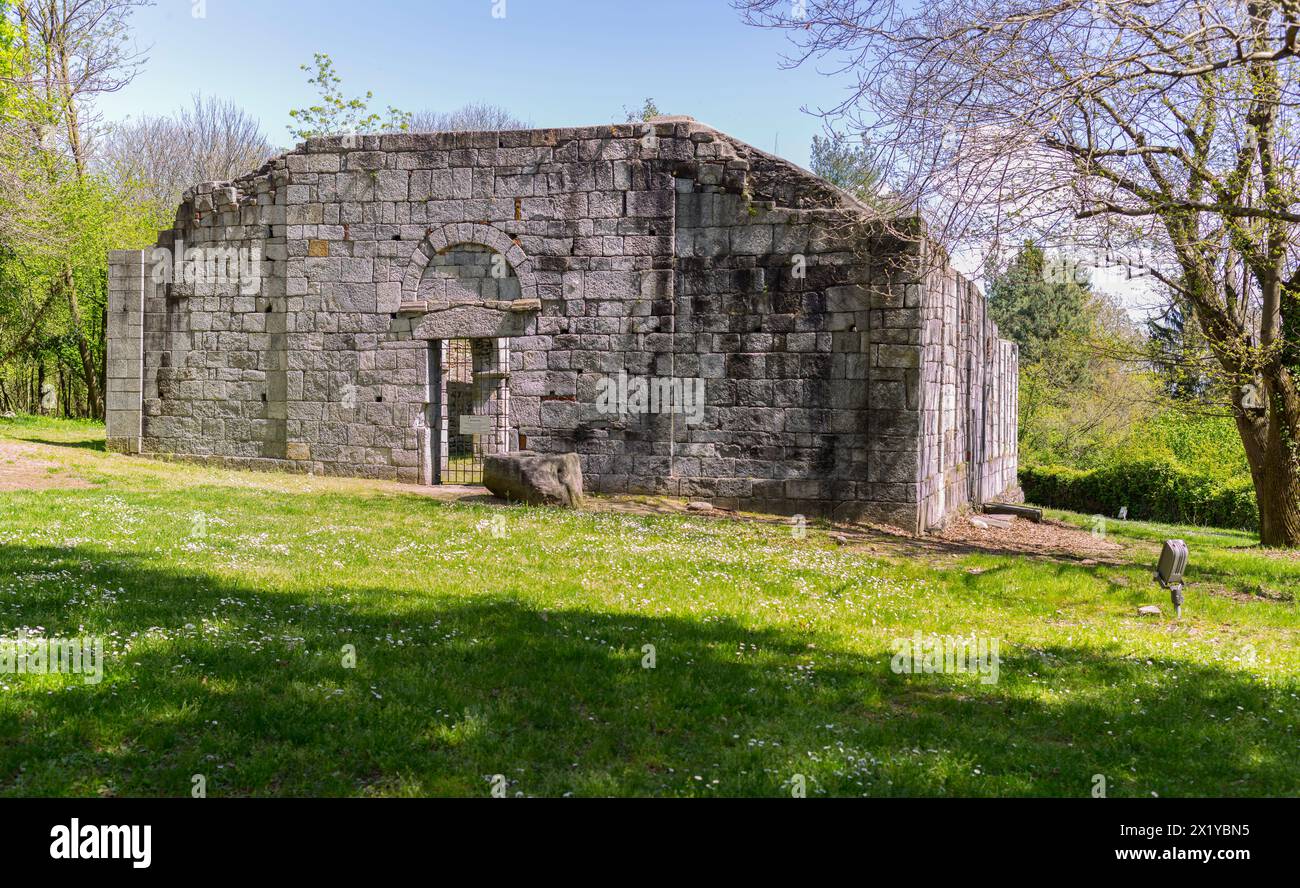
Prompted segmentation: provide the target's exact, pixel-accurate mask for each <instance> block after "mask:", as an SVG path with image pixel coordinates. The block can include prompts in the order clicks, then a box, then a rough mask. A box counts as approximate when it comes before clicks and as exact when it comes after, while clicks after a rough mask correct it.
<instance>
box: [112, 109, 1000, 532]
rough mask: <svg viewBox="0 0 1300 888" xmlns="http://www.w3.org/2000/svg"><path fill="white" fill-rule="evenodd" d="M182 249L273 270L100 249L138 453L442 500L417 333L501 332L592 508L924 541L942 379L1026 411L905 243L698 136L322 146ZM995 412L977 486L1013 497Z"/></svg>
mask: <svg viewBox="0 0 1300 888" xmlns="http://www.w3.org/2000/svg"><path fill="white" fill-rule="evenodd" d="M182 242H183V244H184V247H185V248H195V247H197V248H204V249H205V251H206V252H209V253H210V252H211V251H212V250H213V249H214V248H222V249H228V248H231V247H235V248H239V249H241V250H243V251H244V254H252V253H254V252H255V253H256V254H257V255H259V256H260V259H261V262H260V265H259V266H258V267H257V269H256V272H255V273H254V274H253V275H252V280H251V281H250V280H249V279H247V276H245V277H244V278H241V279H239V280H233V281H225V282H221V281H216V282H214V281H212V280H211V279H208V280H205V281H203V282H200V283H186V282H185V281H184V280H183V279H181V280H178V281H177V282H174V283H158V282H155V281H153V280H152V279H150V278H148V277H145V279H143V280H141V273H140V271H138V269H139V268H140V267H141V265H142V257H141V256H140V254H138V253H122V254H114V256H113V257H112V265H113V269H114V271H113V274H114V275H115V276H117V277H115V279H121V280H128V279H129V280H134V281H140V284H139V286H140V289H141V290H142V292H143V298H142V302H143V309H144V310H143V330H144V333H143V370H142V374H141V376H142V378H143V385H142V387H141V388H142V391H141V393H140V395H138V396H136V397H137V399H138V402H139V406H140V408H141V412H142V422H141V426H142V427H141V429H140V431H139V433H138V446H139V448H140V449H141V450H142V451H143V452H146V453H166V454H177V455H184V456H189V457H198V458H207V459H214V460H220V461H222V462H225V463H228V464H234V465H245V466H267V467H278V468H285V469H291V470H298V471H314V472H318V473H339V474H349V475H361V476H367V477H375V478H390V479H396V480H403V481H410V482H423V483H430V482H432V481H433V480H434V479H435V478H436V477H437V474H438V463H439V458H440V454H441V452H442V450H443V449H444V447H445V444H444V443H443V441H444V440H445V437H446V434H445V433H446V422H447V420H446V417H445V416H444V415H443V414H444V413H445V411H446V408H447V405H446V404H445V403H443V404H439V403H438V401H439V398H438V393H437V391H436V390H435V386H434V384H433V381H434V379H435V378H436V376H437V371H438V368H437V366H436V363H434V362H436V360H437V358H436V357H435V358H434V359H433V360H432V361H431V358H430V356H431V355H437V354H438V352H437V351H436V350H435V349H436V348H438V346H435V345H433V343H438V342H442V341H445V340H446V339H449V338H462V337H463V338H495V339H499V340H502V342H503V345H502V348H501V351H502V353H503V357H504V356H505V354H506V353H507V352H508V362H509V379H508V382H507V383H506V384H505V385H504V387H503V389H502V392H501V397H502V398H503V399H504V398H505V397H506V396H507V395H508V403H509V423H510V429H509V430H508V431H509V433H510V436H511V437H510V440H514V437H513V436H518V438H519V439H520V440H523V441H526V443H527V446H528V448H529V449H533V450H538V451H544V452H545V451H551V452H557V451H558V452H570V451H572V452H577V453H579V454H580V455H581V457H582V463H583V471H584V474H585V476H586V479H587V484H588V487H589V488H591V489H593V490H596V491H607V492H648V493H663V494H673V495H681V496H691V497H708V498H711V499H713V500H714V501H715V502H717V503H719V504H721V505H729V506H741V507H744V506H748V507H755V508H761V509H765V510H772V511H780V512H801V513H805V514H827V513H829V514H834V515H837V516H839V517H844V518H857V517H867V518H872V519H875V520H881V521H887V522H890V523H894V524H897V525H900V526H902V527H905V528H909V529H923V527H924V526H927V525H932V524H934V523H937V522H938V521H941V520H942V518H943V517H944V516H946V515H947V514H948V513H949V512H950V511H951V509H952V508H953V507H954V506H955V505H958V504H960V503H961V502H964V501H966V500H967V499H969V498H970V494H969V493H968V494H967V495H965V496H960V495H958V494H957V493H956V492H955V488H957V487H961V483H960V481H959V479H960V477H961V476H962V473H963V472H964V471H969V470H967V469H963V466H965V465H966V464H967V463H969V462H970V459H971V458H970V457H966V456H965V455H964V451H963V450H962V449H961V448H962V447H964V443H963V437H962V436H964V435H965V431H964V427H965V423H967V422H969V421H970V416H969V411H967V410H962V411H957V410H955V409H954V408H952V407H951V404H955V403H957V401H958V400H960V401H961V403H963V404H969V403H972V402H973V401H974V400H975V398H976V396H975V395H974V394H968V395H966V396H961V395H959V394H958V393H957V387H958V384H959V383H960V382H961V380H962V379H967V380H968V381H967V383H965V384H967V385H969V384H971V383H970V382H969V378H971V376H970V375H971V373H973V372H974V369H975V368H976V367H977V366H978V370H979V372H980V373H981V374H985V375H986V376H987V377H988V379H989V380H1000V382H998V383H997V384H995V385H993V387H992V389H990V388H989V386H988V385H987V384H986V382H985V381H981V382H980V383H979V385H978V390H979V391H980V392H985V391H992V392H995V393H996V394H997V397H998V398H1000V399H1001V401H1000V402H999V403H1001V404H1007V403H1010V402H1013V401H1014V353H1007V352H1005V350H1004V348H1003V347H1002V346H1001V345H998V344H997V343H998V340H997V338H996V330H990V329H988V328H987V326H985V327H981V328H980V331H981V332H980V333H979V335H976V333H975V332H971V331H974V330H975V329H976V327H975V326H970V327H969V330H967V332H961V330H962V329H963V328H962V327H961V325H962V324H963V323H965V321H964V320H963V318H964V317H965V316H960V311H958V309H956V308H954V310H953V311H956V312H957V314H956V315H954V314H953V312H952V311H949V308H948V304H949V302H951V303H952V304H953V306H957V305H958V304H959V303H960V304H961V305H965V306H966V307H965V308H964V309H960V310H964V311H967V312H971V311H974V310H975V309H974V308H972V306H975V305H976V304H977V303H978V312H979V314H980V318H981V319H982V311H983V309H982V305H983V303H982V298H981V297H980V296H979V294H978V293H976V292H974V290H973V289H972V288H967V289H964V290H963V291H962V292H963V293H964V294H965V295H964V296H963V297H962V299H963V300H964V301H962V300H958V299H957V298H956V295H955V294H956V285H955V284H954V291H953V292H954V296H953V297H952V299H949V298H948V296H946V295H944V294H946V292H947V291H946V290H945V289H944V287H946V286H947V285H946V283H941V282H940V278H939V277H936V275H935V274H933V273H928V272H927V262H929V261H930V260H931V259H932V258H933V257H932V255H931V252H930V251H928V250H925V249H922V248H921V244H922V242H921V241H919V240H915V239H912V240H904V239H900V238H898V237H897V236H894V235H890V234H888V233H887V232H886V230H885V226H882V225H878V224H874V223H872V222H870V221H869V217H868V215H867V214H866V213H865V212H864V210H863V208H861V207H860V206H858V205H857V204H856V203H855V202H854V201H852V199H850V198H848V197H847V196H846V195H844V194H842V193H841V192H839V191H837V190H836V189H834V188H833V187H831V186H829V185H828V184H826V183H825V182H822V181H821V180H819V179H817V178H816V177H814V176H812V175H810V174H808V173H806V172H804V171H802V170H799V169H798V168H796V167H793V166H792V165H790V164H788V163H786V162H785V161H782V160H780V159H779V158H775V157H772V156H770V155H767V154H764V153H763V152H760V151H757V150H756V149H753V148H751V147H750V146H747V145H744V144H743V143H740V142H737V141H735V140H733V139H730V138H728V137H726V136H724V135H722V134H721V133H718V132H716V131H714V130H711V129H709V128H708V127H704V126H702V125H700V124H697V123H695V122H693V121H690V120H689V119H680V118H678V119H663V120H661V121H657V122H655V123H653V124H651V125H628V126H613V127H591V128H583V129H564V130H556V129H552V130H531V131H520V132H501V133H448V134H438V135H392V136H364V137H354V138H352V139H351V140H349V139H340V138H334V139H316V140H312V141H310V142H309V143H307V144H306V145H305V146H302V147H300V148H299V149H298V150H296V151H293V152H290V153H288V154H286V155H283V156H281V157H278V158H276V159H274V160H273V161H272V162H271V163H269V164H268V165H267V166H266V167H265V168H263V169H262V170H260V171H258V172H257V173H255V174H252V175H250V176H247V177H244V178H243V179H240V180H237V181H236V182H233V183H218V184H208V185H201V186H198V188H196V189H195V191H194V192H193V193H190V194H187V196H186V200H185V202H184V203H183V204H182V206H181V209H180V212H179V213H178V217H177V222H176V227H175V228H174V229H173V230H172V231H170V232H168V233H166V235H165V236H164V237H163V238H162V239H161V240H160V246H161V247H164V248H170V247H172V246H173V245H175V246H176V247H179V246H180V245H181V243H182ZM244 254H241V255H244ZM205 256H206V253H205ZM153 259H154V257H153V256H151V255H147V254H146V256H145V257H144V265H145V267H146V268H152V267H153V265H152V262H153ZM132 268H134V269H137V270H136V271H135V272H129V269H132ZM132 274H133V275H134V277H132V276H131V275H132ZM944 280H946V279H944ZM120 329H121V330H123V331H126V330H127V328H126V327H120ZM110 332H111V334H112V336H113V337H114V341H116V337H117V336H118V332H117V331H116V330H111V331H110ZM981 337H982V338H981ZM989 337H992V338H991V339H989ZM959 340H960V342H962V343H968V344H967V345H963V346H962V347H961V348H958V347H957V343H958V341H959ZM977 340H978V341H979V342H980V343H981V345H980V346H979V348H978V349H977V348H975V347H974V343H976V342H977ZM985 340H988V342H987V343H986V342H985ZM110 347H111V348H113V347H114V346H110ZM994 353H996V354H994ZM995 357H996V359H997V366H996V367H995V368H993V369H992V370H987V371H986V367H985V365H986V364H987V363H988V362H989V361H990V360H993V358H995ZM961 360H966V361H967V363H968V364H969V365H970V367H969V368H968V371H967V372H966V374H965V376H963V375H962V374H960V373H958V370H957V367H958V362H959V361H961ZM431 364H432V366H431ZM950 365H951V366H950ZM130 369H131V368H129V367H125V368H124V372H125V375H124V376H122V377H121V378H122V379H124V380H125V379H128V378H129V376H130V374H129V370H130ZM620 373H624V374H627V375H628V376H631V377H654V378H668V379H677V380H694V379H697V378H698V379H702V380H703V381H704V386H705V391H706V401H705V409H704V411H703V415H702V418H701V421H700V422H698V423H695V422H690V421H687V417H685V416H684V415H682V414H673V413H659V414H654V413H649V414H639V413H628V414H623V415H619V414H610V413H608V412H606V411H602V410H601V409H600V407H599V389H600V386H601V385H602V380H608V379H609V378H610V377H611V376H615V375H617V374H620ZM1008 374H1010V375H1008ZM981 379H983V377H981ZM1007 380H1012V383H1011V390H1010V392H1009V393H1008V391H1007V389H1006V381H1007ZM112 391H113V386H112V385H111V384H110V395H111V394H112ZM965 391H968V392H972V391H974V390H971V389H967V390H965ZM950 392H951V393H952V394H951V395H950V394H949V393H950ZM962 398H964V400H962ZM945 404H949V405H950V406H949V407H945V406H944V405H945ZM119 405H120V406H122V407H123V409H126V410H127V411H128V413H127V414H123V416H127V415H129V409H130V407H131V406H132V396H131V393H130V392H129V391H128V390H127V389H126V388H125V387H123V390H122V399H121V400H120V401H119ZM996 417H1004V411H1003V410H1002V409H1001V407H999V408H997V413H996V414H995V415H994V414H989V415H988V417H987V418H988V421H989V422H993V420H994V419H995V418H996ZM1012 417H1013V418H1012V420H1011V426H1010V430H1011V434H1010V441H1011V445H1010V446H1011V450H1010V451H1008V449H1007V445H1006V438H1005V437H998V438H997V441H998V443H997V445H996V446H995V447H994V448H992V449H990V448H988V447H985V449H984V450H982V451H981V466H985V465H992V466H995V467H996V469H995V470H993V469H990V470H988V471H985V470H984V469H983V468H982V469H981V477H982V478H984V479H985V481H984V482H983V483H982V485H981V486H980V488H979V492H978V494H977V495H976V496H977V497H991V496H994V495H997V494H999V493H1001V492H1002V490H1003V489H1004V488H1005V487H1006V486H1007V485H1005V484H1002V485H1001V487H1000V488H998V489H997V490H993V488H994V487H997V486H998V484H1001V481H1002V480H1004V479H1006V478H1007V477H1010V478H1011V479H1012V480H1013V479H1014V460H1015V456H1014V439H1015V435H1014V414H1012ZM980 421H981V422H984V420H980ZM993 425H994V427H995V428H994V431H995V432H996V434H997V435H1000V436H1005V431H1006V426H1005V422H1002V423H1001V424H999V423H998V422H993ZM123 427H124V428H127V429H128V431H129V430H130V427H129V426H123ZM503 435H504V433H503ZM127 437H129V436H127ZM987 438H988V433H987V432H981V436H980V440H982V441H983V440H986V439H987ZM502 440H503V441H505V440H506V438H505V437H504V436H503V438H502ZM123 449H127V448H123ZM990 460H992V461H991V462H990ZM1008 460H1009V461H1010V462H1009V463H1008ZM1008 465H1009V466H1010V476H1007V474H1006V471H1007V466H1008Z"/></svg>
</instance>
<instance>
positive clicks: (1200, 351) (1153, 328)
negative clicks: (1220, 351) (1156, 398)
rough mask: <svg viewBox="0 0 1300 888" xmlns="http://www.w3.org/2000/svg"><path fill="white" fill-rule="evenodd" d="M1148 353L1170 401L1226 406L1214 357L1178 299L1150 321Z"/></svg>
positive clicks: (1199, 330) (1192, 317)
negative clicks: (1171, 399) (1217, 380)
mask: <svg viewBox="0 0 1300 888" xmlns="http://www.w3.org/2000/svg"><path fill="white" fill-rule="evenodd" d="M1147 351H1148V355H1149V359H1150V361H1151V364H1152V366H1154V367H1155V368H1156V372H1157V373H1158V374H1159V375H1160V379H1161V385H1162V387H1163V388H1164V391H1165V394H1167V395H1168V396H1169V397H1170V398H1173V399H1174V400H1176V401H1184V402H1192V403H1197V404H1204V405H1206V406H1209V405H1210V404H1212V403H1218V404H1222V403H1224V399H1225V397H1226V396H1225V395H1224V394H1223V392H1222V390H1221V389H1222V386H1221V385H1218V384H1216V377H1217V376H1218V374H1216V373H1215V372H1214V364H1213V361H1214V354H1213V352H1211V351H1210V347H1209V344H1208V343H1207V342H1206V341H1205V334H1204V333H1203V332H1202V331H1201V329H1200V327H1199V326H1198V325H1197V324H1196V319H1195V318H1194V316H1193V315H1192V312H1191V309H1190V308H1189V307H1188V306H1187V304H1186V303H1184V302H1183V301H1181V300H1178V299H1175V300H1173V301H1172V302H1171V303H1170V304H1169V305H1168V306H1166V308H1165V310H1164V312H1162V313H1161V314H1160V315H1159V316H1158V317H1153V318H1150V319H1149V320H1148V321H1147Z"/></svg>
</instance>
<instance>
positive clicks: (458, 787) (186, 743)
mask: <svg viewBox="0 0 1300 888" xmlns="http://www.w3.org/2000/svg"><path fill="white" fill-rule="evenodd" d="M0 445H4V447H3V448H2V449H0V632H3V633H4V634H7V635H9V636H10V637H12V636H13V635H14V634H15V633H16V632H18V631H20V630H21V629H22V628H23V627H28V628H29V629H32V630H37V631H40V632H42V633H44V634H45V635H47V636H64V637H67V636H78V635H98V636H103V637H104V639H105V659H106V667H105V671H104V677H103V681H102V682H100V683H99V684H88V683H86V681H85V680H84V677H83V676H32V675H10V674H0V794H4V795H17V796H22V795H62V794H74V795H105V796H112V795H159V796H186V795H189V793H190V790H191V785H192V784H191V780H192V777H193V775H196V774H202V775H204V777H205V779H206V784H207V792H208V795H209V796H240V795H375V796H393V795H488V794H489V790H490V788H491V782H490V781H491V779H492V775H497V774H500V775H504V777H505V778H506V780H507V781H508V792H509V794H510V795H516V794H522V795H565V794H572V795H577V796H592V795H676V796H715V795H717V796H731V795H759V796H781V795H788V794H789V793H790V786H791V781H792V780H793V779H794V776H795V775H804V779H805V780H806V784H807V792H808V795H810V796H815V795H827V796H837V795H868V796H902V795H927V796H958V795H974V796H992V795H1008V794H1010V795H1065V796H1078V797H1086V796H1088V795H1089V793H1090V792H1091V791H1092V789H1093V786H1094V775H1098V774H1100V775H1104V777H1105V778H1106V782H1107V791H1108V794H1109V795H1110V796H1112V797H1118V796H1147V797H1149V796H1152V795H1159V796H1180V795H1211V796H1218V795H1242V796H1246V795H1288V796H1294V795H1297V794H1300V730H1298V727H1300V644H1297V639H1298V637H1300V633H1298V632H1297V630H1298V629H1300V615H1298V614H1297V609H1296V603H1295V595H1294V593H1295V591H1296V590H1297V589H1300V558H1297V557H1291V556H1286V555H1276V554H1267V553H1261V552H1258V551H1256V550H1254V549H1252V545H1253V542H1254V541H1253V540H1252V539H1251V538H1249V536H1248V535H1246V534H1242V533H1234V532H1215V531H1209V530H1204V529H1190V528H1168V527H1160V526H1156V525H1150V524H1140V523H1133V522H1127V523H1121V522H1110V524H1109V528H1108V530H1109V532H1110V534H1111V536H1112V538H1114V539H1116V540H1118V541H1119V542H1121V543H1122V544H1123V549H1122V550H1120V551H1119V552H1118V553H1117V555H1116V556H1115V557H1114V558H1113V559H1110V560H1109V563H1108V562H1107V561H1100V562H1099V561H1096V560H1090V559H1086V558H1054V557H1026V556H1021V555H1011V554H1006V553H1003V552H998V551H970V550H966V549H962V548H958V547H943V546H933V547H928V546H918V545H916V544H913V543H911V542H909V541H907V540H903V539H895V538H889V537H883V536H882V537H880V538H879V539H878V540H877V539H874V538H872V539H871V540H870V543H869V544H864V543H856V542H853V543H850V544H848V545H843V544H841V543H840V542H837V541H836V540H835V539H833V538H832V537H831V536H830V535H829V533H828V531H830V530H833V528H823V527H819V526H816V525H814V526H813V527H811V528H810V529H809V532H808V534H807V535H806V537H805V538H803V539H800V538H798V534H796V533H794V532H792V529H791V527H790V526H789V525H788V524H786V523H784V522H781V521H772V520H767V521H748V520H743V521H742V520H730V519H713V518H707V517H692V516H686V515H643V514H632V513H620V512H616V511H598V512H583V513H573V512H564V511H556V510H541V509H529V508H522V507H503V506H497V505H493V504H491V503H488V502H441V501H438V500H436V499H433V498H430V497H428V496H424V495H420V494H419V493H415V492H411V491H410V490H409V489H406V490H404V489H402V488H400V487H398V486H396V485H385V484H375V483H369V482H361V481H355V480H349V479H324V478H311V477H300V476H289V475H271V474H255V473H245V472H235V471H228V470H221V469H215V468H203V467H196V466H188V465H179V464H168V463H162V462H156V461H150V460H144V459H139V458H132V457H125V456H119V455H114V454H107V453H104V452H103V450H102V446H103V429H102V427H100V426H95V425H89V424H78V423H65V422H55V421H49V420H31V419H25V420H0ZM23 466H26V474H25V475H22V477H25V478H28V479H29V480H30V479H32V478H36V480H37V482H39V483H29V484H24V485H15V484H12V483H11V484H10V485H9V489H6V486H5V484H4V478H5V473H6V470H8V471H9V473H10V474H11V475H13V474H14V473H15V472H17V471H18V469H20V468H22V467H23ZM33 466H34V467H35V468H33ZM14 487H20V488H24V489H13V488H14ZM33 487H34V488H44V489H30V488H33ZM1053 514H1054V515H1055V517H1058V518H1064V519H1065V520H1068V521H1073V522H1075V523H1078V524H1079V525H1080V526H1087V524H1088V519H1087V517H1086V516H1077V515H1076V516H1072V515H1067V514H1065V513H1053ZM1173 535H1179V536H1182V537H1184V538H1185V539H1186V540H1187V542H1188V545H1189V547H1190V549H1191V553H1192V555H1191V566H1190V569H1189V580H1190V581H1191V582H1190V586H1189V588H1188V592H1187V605H1186V607H1185V613H1184V618H1183V619H1182V620H1181V621H1178V622H1176V621H1174V620H1173V619H1172V618H1171V616H1170V610H1171V609H1170V607H1169V605H1168V597H1167V595H1166V593H1164V592H1162V591H1161V590H1159V589H1158V588H1157V587H1156V586H1155V584H1154V583H1153V582H1152V580H1151V570H1152V566H1153V565H1154V562H1155V555H1156V552H1157V547H1158V543H1159V541H1160V540H1161V539H1163V538H1165V537H1167V536H1173ZM1149 603H1155V604H1160V605H1162V607H1163V608H1164V611H1165V616H1162V617H1160V618H1142V617H1139V616H1138V615H1137V607H1138V606H1139V605H1142V604H1149ZM918 630H919V631H920V632H922V633H924V634H927V635H928V634H931V633H937V634H938V635H970V634H972V633H973V634H974V635H975V636H976V637H979V638H992V639H997V640H998V641H999V644H1000V656H1001V666H1000V670H999V680H998V681H997V683H995V684H985V683H982V682H981V681H980V679H979V676H977V675H971V674H928V675H927V674H920V675H901V674H895V672H893V671H892V670H891V668H890V659H891V655H892V654H893V652H894V641H895V640H896V639H899V638H910V637H911V636H912V635H913V633H914V632H915V631H918ZM348 645H351V646H354V648H355V652H356V663H355V668H347V667H346V666H345V664H344V660H345V646H348ZM646 645H653V646H654V657H655V667H654V668H653V669H648V668H643V660H644V658H645V657H646V654H645V653H644V646H646Z"/></svg>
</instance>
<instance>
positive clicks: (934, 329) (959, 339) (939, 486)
mask: <svg viewBox="0 0 1300 888" xmlns="http://www.w3.org/2000/svg"><path fill="white" fill-rule="evenodd" d="M923 293H924V294H925V295H924V299H923V303H924V307H923V317H924V324H925V333H924V341H925V346H924V349H923V361H924V382H923V392H922V400H923V406H922V417H923V418H922V423H923V430H924V433H923V438H922V446H921V450H920V456H921V491H920V493H921V504H922V505H921V528H922V529H923V530H925V529H929V528H932V527H935V526H938V525H941V524H942V523H943V522H944V521H945V520H946V518H947V517H948V516H949V515H951V514H952V512H953V511H954V510H956V509H959V508H961V507H962V506H965V505H968V504H971V503H982V502H989V501H992V500H995V499H1015V498H1018V497H1019V496H1020V492H1019V488H1018V481H1017V477H1016V468H1017V461H1018V444H1017V440H1018V439H1017V435H1016V429H1017V411H1018V409H1019V405H1018V401H1017V395H1018V391H1019V357H1018V354H1017V350H1016V345H1015V343H1012V342H1008V341H1007V340H1004V339H1001V338H1000V337H999V336H998V328H997V324H996V323H994V321H993V320H992V319H991V318H990V317H988V313H987V303H986V302H985V299H984V296H983V294H982V293H980V291H979V290H978V289H977V288H976V287H975V285H974V284H972V283H971V282H970V281H968V280H967V279H966V278H964V277H962V276H961V275H960V274H958V273H957V272H955V271H954V270H952V269H951V268H949V267H947V265H946V263H945V261H944V257H943V256H942V254H941V253H939V252H938V251H935V250H933V249H930V250H928V251H927V256H926V280H925V286H924V289H923Z"/></svg>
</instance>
